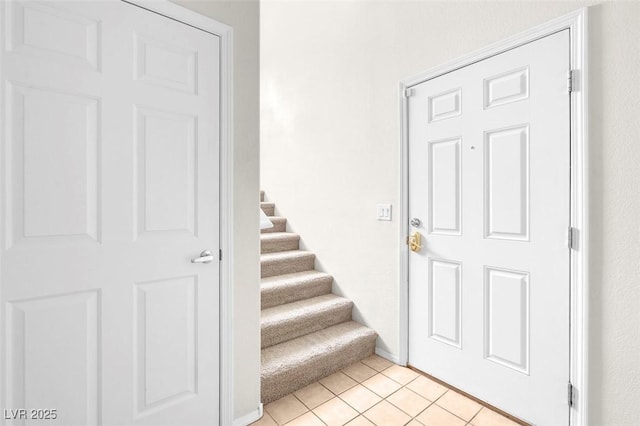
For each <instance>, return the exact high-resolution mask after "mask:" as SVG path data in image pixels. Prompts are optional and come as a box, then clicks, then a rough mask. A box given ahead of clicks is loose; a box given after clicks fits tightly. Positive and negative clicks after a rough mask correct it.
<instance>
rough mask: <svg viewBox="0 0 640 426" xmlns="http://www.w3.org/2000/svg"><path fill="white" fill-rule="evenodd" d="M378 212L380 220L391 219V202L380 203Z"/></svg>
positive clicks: (377, 208)
mask: <svg viewBox="0 0 640 426" xmlns="http://www.w3.org/2000/svg"><path fill="white" fill-rule="evenodd" d="M376 213H377V218H378V220H391V204H378V205H377V206H376Z"/></svg>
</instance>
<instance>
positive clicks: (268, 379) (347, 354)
mask: <svg viewBox="0 0 640 426" xmlns="http://www.w3.org/2000/svg"><path fill="white" fill-rule="evenodd" d="M376 336H377V334H376V332H375V331H373V330H371V329H370V328H367V327H365V326H363V325H361V324H358V323H357V322H354V321H348V322H344V323H341V324H338V325H335V326H333V327H329V328H325V329H323V330H320V331H316V332H314V333H310V334H307V335H305V336H301V337H298V338H296V339H293V340H289V341H287V342H284V343H280V344H279V345H275V346H271V347H268V348H265V349H263V350H262V374H261V376H262V377H261V378H262V402H263V403H265V404H267V403H269V402H271V401H275V400H276V399H278V398H281V397H283V396H285V395H287V394H289V393H291V392H294V391H296V390H298V389H301V388H302V387H304V386H306V385H308V384H310V383H313V382H315V381H316V380H318V379H320V378H322V377H326V376H328V375H330V374H333V373H334V372H336V371H338V370H340V369H342V368H344V367H346V366H348V365H350V364H352V363H354V362H356V361H359V360H361V359H364V358H366V357H367V356H369V355H371V354H373V351H374V346H375V340H376Z"/></svg>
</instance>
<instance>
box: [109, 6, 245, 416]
mask: <svg viewBox="0 0 640 426" xmlns="http://www.w3.org/2000/svg"><path fill="white" fill-rule="evenodd" d="M121 1H123V2H125V3H129V4H132V5H134V6H138V7H140V8H142V9H146V10H148V11H150V12H152V13H157V14H159V15H162V16H165V17H167V18H170V19H173V20H175V21H178V22H181V23H183V24H185V25H189V26H190V27H194V28H196V29H199V30H202V31H205V32H207V33H210V34H213V35H215V36H217V37H218V38H219V39H220V147H219V150H220V157H219V161H220V164H219V166H220V171H219V176H220V183H219V185H220V187H219V189H220V200H219V202H220V204H219V209H220V250H221V251H222V253H224V256H222V259H221V260H220V287H219V290H220V293H219V304H220V306H219V318H220V323H219V328H220V334H219V350H220V364H219V366H218V378H219V381H220V386H219V392H220V393H219V404H220V407H219V416H220V420H219V421H220V424H221V425H230V424H233V420H234V404H233V297H232V296H233V284H234V279H233V278H234V276H233V263H234V262H233V260H234V259H233V240H234V235H233V217H234V214H233V201H234V200H233V194H234V192H233V28H232V27H230V26H229V25H226V24H223V23H221V22H218V21H216V20H214V19H212V18H209V17H208V16H205V15H201V14H199V13H197V12H193V11H191V10H189V9H187V8H185V7H182V6H179V5H177V4H175V3H171V2H170V1H168V0H121Z"/></svg>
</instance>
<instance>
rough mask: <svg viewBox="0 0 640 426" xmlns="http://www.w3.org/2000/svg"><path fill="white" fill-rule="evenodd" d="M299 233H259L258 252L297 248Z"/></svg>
mask: <svg viewBox="0 0 640 426" xmlns="http://www.w3.org/2000/svg"><path fill="white" fill-rule="evenodd" d="M299 247H300V235H298V234H295V233H293V232H271V233H269V234H262V235H260V253H262V254H264V253H275V252H278V251H290V250H298V248H299Z"/></svg>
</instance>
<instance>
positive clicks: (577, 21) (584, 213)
mask: <svg viewBox="0 0 640 426" xmlns="http://www.w3.org/2000/svg"><path fill="white" fill-rule="evenodd" d="M587 19H588V10H587V8H581V9H578V10H576V11H574V12H571V13H569V14H567V15H564V16H561V17H559V18H556V19H553V20H551V21H549V22H547V23H545V24H542V25H539V26H536V27H534V28H532V29H530V30H527V31H525V32H522V33H520V34H517V35H515V36H512V37H509V38H507V39H504V40H502V41H499V42H497V43H494V44H491V45H489V46H487V47H485V48H482V49H479V50H477V51H475V52H472V53H469V54H467V55H464V56H463V57H460V58H458V59H455V60H453V61H450V62H447V63H445V64H443V65H440V66H437V67H435V68H432V69H431V70H429V71H427V72H425V73H421V74H419V75H416V76H413V77H410V78H407V79H404V80H402V81H401V82H400V85H399V99H400V101H399V103H400V122H401V135H400V139H401V142H402V155H401V159H400V173H401V179H400V185H401V187H400V194H401V199H400V212H399V213H400V214H399V217H400V220H399V228H398V237H399V238H398V241H399V245H400V257H399V268H398V269H399V273H400V308H399V310H400V326H399V346H400V350H399V359H400V363H401V364H402V365H407V362H408V359H409V249H408V246H407V245H406V244H405V239H406V237H407V236H408V235H409V226H408V223H409V162H408V160H409V159H408V144H409V133H408V132H409V127H408V114H407V112H408V102H407V94H409V95H410V91H411V88H412V87H413V86H415V85H417V84H420V83H423V82H425V81H427V80H431V79H433V78H436V77H439V76H441V75H444V74H447V73H449V72H452V71H455V70H457V69H460V68H463V67H465V66H468V65H471V64H473V63H476V62H479V61H482V60H483V59H487V58H489V57H492V56H495V55H498V54H500V53H503V52H505V51H508V50H511V49H514V48H516V47H519V46H522V45H524V44H527V43H530V42H532V41H535V40H538V39H540V38H542V37H546V36H548V35H551V34H554V33H556V32H558V31H562V30H565V29H568V30H569V33H570V63H571V70H572V74H573V75H572V77H573V78H572V83H573V87H572V91H571V112H570V116H571V117H570V121H571V123H570V132H571V140H570V147H571V160H570V167H571V194H570V198H571V207H570V208H571V226H572V227H573V228H575V230H577V233H576V234H577V238H576V235H573V243H574V249H573V250H571V254H570V270H571V274H570V275H571V278H570V291H571V296H570V309H571V316H570V330H571V331H570V354H571V355H570V366H569V374H570V377H569V379H570V381H571V383H572V385H573V389H574V391H573V405H572V406H571V408H570V417H569V418H570V420H569V423H570V425H572V426H578V425H580V426H587V425H588V421H589V419H588V384H589V383H588V343H589V340H588V337H589V336H588V332H589V270H588V259H589V257H588V255H589V227H588V225H589V218H588V212H589V211H588V205H589V193H588V189H589V179H588V178H589V175H588V172H589V170H588V160H589V157H588V116H587V114H588V108H587V107H588V104H587V100H588V79H587V78H588V69H587V64H588V58H587V24H588V22H587Z"/></svg>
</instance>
